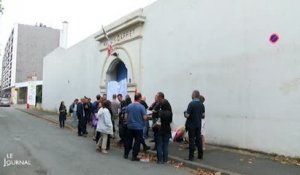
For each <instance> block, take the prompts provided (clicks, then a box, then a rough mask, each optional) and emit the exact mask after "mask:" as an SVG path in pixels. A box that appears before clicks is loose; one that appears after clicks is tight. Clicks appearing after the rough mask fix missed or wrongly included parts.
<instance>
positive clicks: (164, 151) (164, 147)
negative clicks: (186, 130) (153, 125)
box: [156, 134, 171, 162]
mask: <svg viewBox="0 0 300 175" xmlns="http://www.w3.org/2000/svg"><path fill="white" fill-rule="evenodd" d="M170 137H171V136H170V134H157V138H156V139H157V143H156V144H157V148H156V153H157V162H162V161H163V162H167V161H168V146H169V139H170Z"/></svg>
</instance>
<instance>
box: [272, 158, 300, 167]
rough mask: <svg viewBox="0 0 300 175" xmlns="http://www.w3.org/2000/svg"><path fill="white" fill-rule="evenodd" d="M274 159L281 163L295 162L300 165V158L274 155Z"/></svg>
mask: <svg viewBox="0 0 300 175" xmlns="http://www.w3.org/2000/svg"><path fill="white" fill-rule="evenodd" d="M271 159H272V160H275V161H278V162H280V163H281V164H284V165H285V164H293V165H297V166H300V158H289V157H285V156H274V157H272V158H271Z"/></svg>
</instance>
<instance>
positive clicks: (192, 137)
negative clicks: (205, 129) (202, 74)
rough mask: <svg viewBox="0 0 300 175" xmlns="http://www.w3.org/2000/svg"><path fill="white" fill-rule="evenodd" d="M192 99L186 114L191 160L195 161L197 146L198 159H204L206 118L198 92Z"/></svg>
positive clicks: (194, 92) (196, 91)
mask: <svg viewBox="0 0 300 175" xmlns="http://www.w3.org/2000/svg"><path fill="white" fill-rule="evenodd" d="M192 99H193V101H191V102H190V103H189V105H188V108H187V110H186V111H185V112H184V116H185V117H186V124H185V127H186V130H187V131H188V135H189V160H191V161H193V160H194V152H195V145H196V146H197V148H198V159H203V148H202V140H201V119H203V118H204V115H203V114H204V113H205V108H204V105H203V103H202V102H201V101H200V93H199V91H198V90H195V91H193V94H192Z"/></svg>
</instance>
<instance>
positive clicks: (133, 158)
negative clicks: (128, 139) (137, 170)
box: [131, 157, 140, 161]
mask: <svg viewBox="0 0 300 175" xmlns="http://www.w3.org/2000/svg"><path fill="white" fill-rule="evenodd" d="M131 160H132V161H140V158H138V157H132V159H131Z"/></svg>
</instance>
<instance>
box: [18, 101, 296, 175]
mask: <svg viewBox="0 0 300 175" xmlns="http://www.w3.org/2000/svg"><path fill="white" fill-rule="evenodd" d="M14 107H15V108H16V109H18V110H20V111H23V112H26V113H29V114H31V115H33V116H36V117H38V118H43V119H45V120H47V121H49V122H52V123H56V124H57V123H58V114H55V113H51V112H44V111H40V110H36V109H28V110H27V109H25V106H14ZM66 128H68V129H70V130H73V131H76V126H74V125H72V118H71V117H68V118H67V121H66ZM88 128H90V127H88ZM89 133H91V132H89ZM89 135H90V134H89ZM149 144H150V145H151V146H152V147H153V143H149ZM187 146H188V145H187V144H183V143H177V142H170V144H169V158H170V160H173V161H176V162H182V163H183V164H184V165H185V166H187V167H190V168H194V169H198V168H201V169H205V170H209V171H213V172H222V174H247V175H299V174H300V166H299V164H298V165H293V164H289V163H286V162H280V161H275V160H272V159H271V157H270V156H267V155H262V154H254V153H250V152H247V151H239V150H235V149H229V148H224V147H218V146H212V145H207V146H206V150H205V151H204V159H203V160H199V159H195V160H194V161H193V162H191V161H188V160H185V159H186V158H187V157H188V149H187ZM149 152H150V153H152V154H156V152H154V151H149ZM298 163H300V161H299V160H298Z"/></svg>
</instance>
